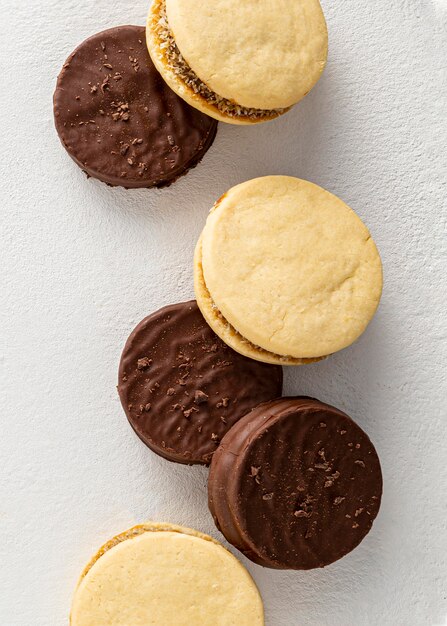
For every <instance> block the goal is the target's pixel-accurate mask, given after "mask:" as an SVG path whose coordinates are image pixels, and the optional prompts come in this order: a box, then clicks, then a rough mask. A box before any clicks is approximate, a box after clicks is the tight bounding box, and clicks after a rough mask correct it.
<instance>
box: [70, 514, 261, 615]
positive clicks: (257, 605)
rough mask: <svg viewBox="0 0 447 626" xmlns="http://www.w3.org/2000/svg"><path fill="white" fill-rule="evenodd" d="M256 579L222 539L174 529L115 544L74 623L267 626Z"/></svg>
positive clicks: (81, 596) (95, 570)
mask: <svg viewBox="0 0 447 626" xmlns="http://www.w3.org/2000/svg"><path fill="white" fill-rule="evenodd" d="M263 614H264V611H263V606H262V600H261V597H260V595H259V592H258V590H257V588H256V585H255V584H254V582H253V580H252V578H251V577H250V574H249V573H248V572H247V570H246V569H245V568H244V567H243V565H242V564H241V563H239V561H238V560H237V559H236V558H235V557H234V556H233V555H232V554H231V553H230V552H228V551H227V550H226V549H225V548H224V547H223V546H221V545H220V544H219V543H218V542H217V541H214V540H213V539H211V537H208V536H206V535H203V534H202V533H199V532H196V531H194V530H191V529H187V528H182V527H179V526H173V525H172V526H171V525H169V524H145V525H143V526H136V527H135V528H133V529H130V530H129V531H127V532H125V533H122V534H121V535H119V536H118V537H115V538H114V539H112V540H111V541H110V542H108V543H107V544H106V545H105V546H104V547H103V548H101V550H100V551H99V552H98V554H97V555H96V556H95V557H94V558H93V559H92V561H91V563H90V564H89V565H88V566H87V568H86V570H85V571H84V573H83V575H82V577H81V580H80V582H79V585H78V587H77V589H76V592H75V595H74V598H73V604H72V611H71V621H70V623H71V626H124V625H125V626H147V625H148V624H160V625H163V626H192V624H201V626H232V625H233V624H238V625H239V626H263V624H264V617H263Z"/></svg>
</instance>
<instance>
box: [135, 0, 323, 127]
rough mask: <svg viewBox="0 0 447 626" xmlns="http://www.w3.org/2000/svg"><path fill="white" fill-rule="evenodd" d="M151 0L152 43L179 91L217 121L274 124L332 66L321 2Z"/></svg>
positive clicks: (156, 57) (149, 35) (149, 27)
mask: <svg viewBox="0 0 447 626" xmlns="http://www.w3.org/2000/svg"><path fill="white" fill-rule="evenodd" d="M268 4H269V6H268V7H266V6H264V5H262V6H260V4H259V2H257V0H247V1H246V2H238V0H218V1H217V2H213V3H209V2H208V3H207V2H201V1H200V2H197V0H153V2H152V4H151V9H150V13H149V18H148V24H147V44H148V48H149V52H150V54H151V56H152V59H153V60H154V63H155V65H156V66H157V67H158V69H159V71H160V72H161V74H162V75H163V77H164V78H165V80H166V81H167V82H168V84H169V85H170V86H171V88H172V89H174V91H176V93H178V94H179V95H180V96H181V97H182V98H184V99H185V100H186V101H187V102H189V103H190V104H192V105H193V106H196V107H197V108H198V109H199V110H202V111H204V112H206V113H208V114H209V115H212V116H213V117H215V118H216V119H218V120H220V121H225V122H229V123H234V124H251V123H256V122H263V121H267V120H269V119H273V118H274V117H277V116H278V115H281V114H283V113H285V112H286V111H288V110H289V108H290V107H291V106H293V105H294V104H296V103H297V102H298V101H299V100H301V99H302V98H303V97H304V96H305V95H306V94H307V93H308V92H309V91H310V90H311V89H312V87H313V86H314V85H315V83H316V82H317V81H318V79H319V78H320V76H321V74H322V72H323V70H324V67H325V65H326V60H327V46H328V43H327V39H328V36H327V27H326V22H325V19H324V15H323V12H322V9H321V6H320V3H319V1H318V0H299V1H297V2H289V1H288V0H272V1H270V2H269V3H268Z"/></svg>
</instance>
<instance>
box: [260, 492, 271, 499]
mask: <svg viewBox="0 0 447 626" xmlns="http://www.w3.org/2000/svg"><path fill="white" fill-rule="evenodd" d="M262 499H263V500H272V499H273V493H265V494H264V495H263V496H262Z"/></svg>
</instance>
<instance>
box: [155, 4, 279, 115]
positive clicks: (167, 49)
mask: <svg viewBox="0 0 447 626" xmlns="http://www.w3.org/2000/svg"><path fill="white" fill-rule="evenodd" d="M152 15H153V16H154V19H153V24H152V25H153V29H154V32H155V34H156V35H157V37H158V48H159V50H160V52H161V54H162V55H163V58H164V61H165V63H166V64H167V65H168V67H169V68H170V69H171V70H172V71H173V72H174V74H176V76H178V78H180V79H181V80H182V81H183V82H184V83H185V84H186V85H187V86H188V87H189V88H190V89H192V90H193V92H194V93H195V94H197V95H198V96H200V97H201V98H203V99H204V100H206V102H207V103H208V104H210V105H212V106H214V107H216V108H217V109H218V110H219V111H220V112H221V113H222V114H223V115H227V116H229V117H245V118H248V119H252V120H257V119H271V118H274V117H277V116H278V115H281V114H282V113H285V111H287V109H253V108H247V107H243V106H240V105H239V104H237V103H236V102H233V101H231V100H228V99H227V98H222V96H219V95H218V94H217V93H215V92H214V91H212V90H211V89H210V88H209V87H208V86H207V85H205V83H204V82H202V81H201V80H200V78H199V77H198V76H197V74H196V73H195V72H194V70H193V69H192V68H191V67H189V65H188V63H187V62H186V61H185V59H184V58H183V56H182V53H181V52H180V50H179V49H178V47H177V44H176V43H175V39H174V35H173V33H172V31H171V28H170V26H169V23H168V17H167V14H166V0H155V2H154V5H153V8H152Z"/></svg>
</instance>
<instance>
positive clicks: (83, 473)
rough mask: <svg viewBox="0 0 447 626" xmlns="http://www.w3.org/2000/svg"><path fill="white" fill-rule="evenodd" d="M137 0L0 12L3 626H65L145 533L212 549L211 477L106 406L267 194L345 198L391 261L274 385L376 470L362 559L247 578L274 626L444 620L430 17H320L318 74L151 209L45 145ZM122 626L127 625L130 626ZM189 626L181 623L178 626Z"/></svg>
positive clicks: (441, 78)
mask: <svg viewBox="0 0 447 626" xmlns="http://www.w3.org/2000/svg"><path fill="white" fill-rule="evenodd" d="M146 8H147V7H146V1H145V0H134V1H133V2H129V1H126V2H117V1H115V0H78V2H75V3H74V2H69V1H67V0H32V1H29V2H21V3H19V2H16V0H1V2H0V23H1V29H0V63H1V68H2V71H1V89H0V103H1V115H0V129H1V134H0V137H1V148H0V149H1V156H2V158H1V169H2V175H1V177H0V191H1V197H2V202H1V208H0V221H1V229H2V231H1V246H0V281H1V299H0V314H1V317H0V329H1V331H0V388H1V393H0V399H1V400H0V402H1V417H0V423H1V435H0V458H1V478H0V485H1V494H0V536H1V542H0V570H1V573H0V577H1V586H0V624H1V625H2V626H61V625H65V624H67V614H68V610H69V606H70V597H71V592H72V589H73V587H74V585H75V582H76V579H77V577H78V574H79V573H80V571H81V569H82V568H83V566H84V564H85V563H86V561H87V560H88V558H89V557H90V555H91V553H92V552H93V551H95V549H96V548H97V547H98V546H99V545H100V544H101V542H103V541H104V540H106V539H108V538H109V537H110V536H112V535H113V534H115V533H117V532H119V531H122V530H124V529H125V528H127V527H128V526H130V525H132V524H134V523H136V522H141V521H144V520H146V519H154V520H166V521H171V522H176V523H179V524H184V525H190V526H193V527H197V528H198V529H200V530H202V531H205V532H210V533H212V534H213V535H214V536H215V537H219V533H218V532H217V531H216V530H215V529H214V527H213V523H212V520H211V518H210V515H209V514H208V511H207V507H206V497H205V494H206V490H205V484H206V470H205V469H203V468H193V469H191V468H187V467H179V466H175V465H171V464H168V463H167V462H165V461H163V460H162V459H159V458H158V457H156V456H155V455H153V454H151V453H150V452H149V450H147V449H146V448H145V447H144V446H143V444H142V443H141V442H140V441H139V440H138V439H137V438H136V437H135V435H134V434H133V432H132V430H131V429H130V427H129V426H128V424H127V422H126V419H125V417H124V415H123V412H122V410H121V407H120V404H119V401H118V397H117V394H116V391H115V384H116V370H117V366H118V359H119V355H120V351H121V348H122V345H123V343H124V341H125V339H126V337H127V335H128V333H129V332H130V330H131V329H132V328H133V326H134V325H135V324H136V323H137V322H138V321H139V320H140V319H141V318H142V317H143V316H144V315H146V314H147V313H149V312H151V311H152V310H154V309H156V308H158V307H160V306H162V305H164V304H167V303H170V302H173V301H176V300H179V299H184V298H189V297H191V296H192V294H193V291H192V254H193V247H194V244H195V241H196V238H197V236H198V234H199V232H200V230H201V227H202V224H203V222H204V219H205V216H206V213H207V210H208V209H209V208H210V207H211V205H212V203H213V202H214V200H215V199H216V198H217V197H218V196H219V195H220V194H222V193H223V192H224V191H226V189H227V188H228V187H230V186H232V185H234V184H236V183H238V182H241V181H243V180H246V179H248V178H251V177H254V176H260V175H265V174H272V173H275V174H279V173H281V174H290V175H297V176H299V177H302V178H308V179H310V180H312V181H314V182H316V183H318V184H320V185H322V186H324V187H326V188H327V189H329V190H330V191H332V192H334V193H336V194H338V195H340V196H341V197H342V198H343V199H344V200H345V201H346V202H348V203H350V204H351V205H352V206H353V208H355V209H356V210H357V211H358V213H359V214H360V215H361V217H362V218H363V219H364V220H365V221H366V223H367V224H368V226H369V227H370V229H371V231H372V234H373V236H374V237H375V239H376V241H377V243H378V246H379V248H380V250H381V252H382V255H383V261H384V269H385V279H386V282H385V291H384V296H383V301H382V305H381V308H380V311H379V313H378V315H377V317H376V318H375V320H374V322H373V323H372V325H371V326H370V328H369V329H368V331H367V333H366V334H365V335H364V336H363V337H362V338H361V339H360V341H358V343H357V344H356V345H355V346H353V347H352V348H351V349H348V350H346V351H344V352H343V353H340V354H338V355H337V356H335V357H333V358H331V359H329V360H327V361H326V362H323V363H320V364H316V365H313V366H308V367H306V368H301V369H293V370H289V371H287V376H286V380H287V391H288V392H289V393H301V394H312V395H316V396H317V397H320V398H321V399H322V400H325V401H327V402H331V403H333V404H335V405H337V406H339V407H340V408H341V409H344V410H346V411H347V412H349V413H350V414H351V415H352V416H353V417H354V418H356V419H357V420H358V421H359V423H360V424H361V425H362V426H363V427H364V428H365V429H366V430H367V432H368V433H369V434H370V436H371V437H372V439H373V441H374V442H375V444H376V446H377V449H378V451H379V454H380V456H381V459H382V463H383V470H384V478H385V494H384V500H383V508H382V512H381V514H380V517H379V519H378V520H377V523H376V524H375V526H374V529H373V531H372V533H371V534H370V536H369V537H368V538H367V540H366V541H365V542H364V543H363V544H362V545H361V547H360V548H358V549H357V550H356V551H355V552H354V553H353V554H351V555H350V556H348V557H347V558H345V559H343V560H342V561H340V562H339V563H337V564H335V565H333V566H332V567H329V568H327V569H326V570H323V571H314V572H307V573H306V572H303V573H290V572H286V573H284V572H274V571H269V570H263V569H261V568H260V567H257V566H255V565H251V564H249V568H250V571H251V572H252V573H253V575H254V577H255V579H256V581H257V582H258V584H259V586H260V589H261V591H262V593H263V596H264V598H265V604H266V609H267V617H268V620H267V623H268V626H435V625H441V624H443V623H445V622H446V616H447V529H446V523H447V522H446V520H447V463H446V451H447V443H446V441H447V415H446V414H447V407H446V392H447V389H446V380H445V376H446V375H445V367H446V357H447V345H446V344H447V342H446V336H447V330H446V314H445V308H446V301H447V288H446V280H445V274H446V264H447V259H446V256H447V244H446V240H445V236H446V212H445V209H446V199H445V198H446V195H447V177H446V155H445V151H446V148H445V146H446V143H447V127H446V109H447V85H446V83H447V76H446V67H447V65H446V55H445V49H446V40H447V39H446V38H447V3H446V1H445V0H436V1H435V0H395V1H393V2H390V1H385V0H375V1H374V2H372V1H370V0H368V1H363V2H359V1H358V0H340V1H338V2H331V1H330V0H325V1H324V8H325V10H326V13H327V18H328V24H329V31H330V62H329V65H328V68H327V71H326V73H325V75H324V78H323V79H322V81H321V82H320V83H319V85H318V86H317V87H316V88H315V90H314V91H313V92H312V93H311V94H310V95H309V96H308V97H307V98H306V99H305V101H304V102H302V104H300V105H299V106H297V107H296V108H295V109H294V110H293V111H292V112H291V113H290V114H288V115H287V116H285V117H284V118H282V119H279V120H277V121H275V122H273V123H270V124H266V125H263V126H260V127H257V128H237V127H231V126H223V125H221V126H220V129H219V132H218V136H217V139H216V142H215V144H214V147H213V148H212V149H211V151H210V152H209V153H208V155H207V156H206V158H205V160H204V161H203V163H202V165H201V166H199V167H198V168H197V169H196V170H194V171H193V172H192V173H190V174H189V175H188V176H187V177H185V178H183V179H181V180H180V181H179V182H178V183H176V184H175V185H174V186H173V187H171V188H169V189H165V190H161V191H133V192H126V191H124V190H120V189H110V188H108V187H106V186H105V185H102V184H100V183H98V182H95V181H93V180H87V179H86V178H85V176H84V175H83V174H82V172H81V171H80V170H78V168H77V167H76V166H75V165H74V164H73V163H72V162H71V160H70V159H69V157H68V156H67V155H66V153H65V152H64V150H63V149H62V147H61V146H60V145H59V141H58V138H57V136H56V134H55V131H54V129H53V121H52V109H51V97H52V91H53V87H54V82H55V79H56V75H57V73H58V71H59V69H60V67H61V66H62V63H63V61H64V59H65V57H66V56H67V55H68V54H69V53H70V52H71V50H72V49H73V48H74V47H75V46H76V45H77V44H78V43H79V42H80V41H82V39H83V38H85V37H86V36H88V35H90V34H92V33H94V32H95V31H98V30H101V29H104V28H107V27H109V26H112V25H118V24H121V23H141V24H142V23H144V20H145V14H146ZM129 626H131V625H129ZM192 626H193V625H192Z"/></svg>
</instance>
